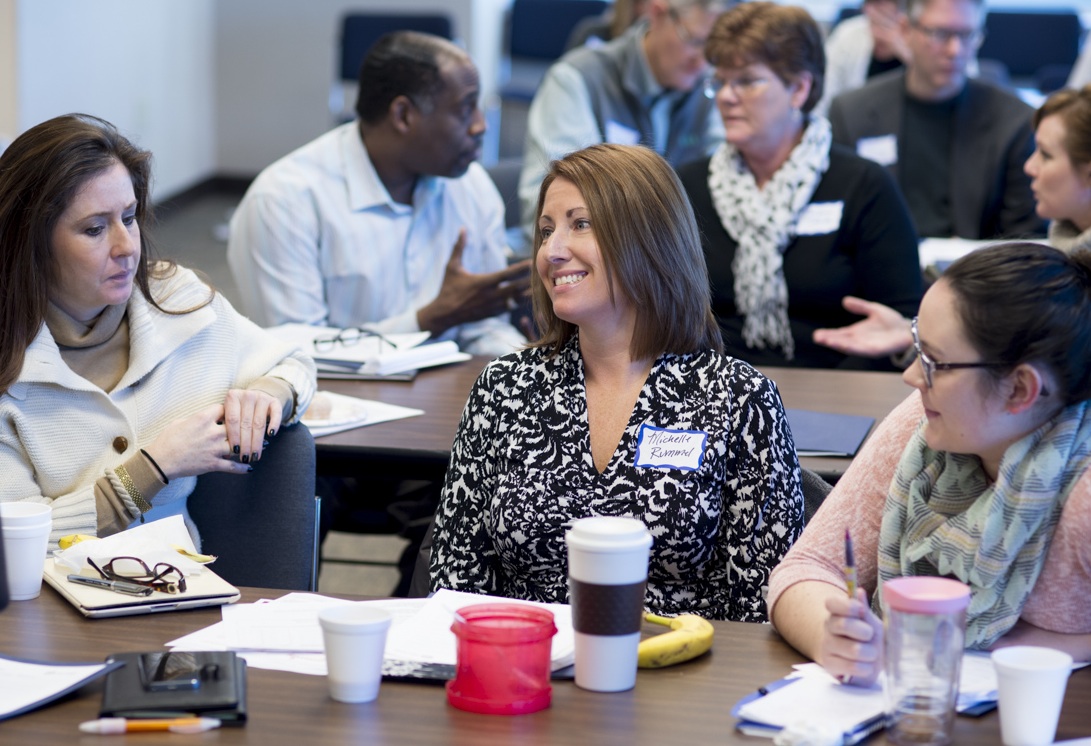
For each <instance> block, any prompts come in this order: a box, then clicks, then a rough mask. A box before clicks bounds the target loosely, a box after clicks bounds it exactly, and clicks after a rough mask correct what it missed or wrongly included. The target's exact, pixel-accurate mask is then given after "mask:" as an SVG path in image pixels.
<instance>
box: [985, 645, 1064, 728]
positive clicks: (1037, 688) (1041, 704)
mask: <svg viewBox="0 0 1091 746" xmlns="http://www.w3.org/2000/svg"><path fill="white" fill-rule="evenodd" d="M992 661H993V665H994V666H995V667H996V680H997V683H998V685H999V691H1000V740H1002V741H1003V742H1004V746H1039V744H1050V743H1053V736H1054V735H1055V734H1056V733H1057V718H1059V717H1060V715H1061V703H1062V702H1063V701H1064V690H1065V687H1066V686H1067V685H1068V675H1069V674H1070V673H1072V656H1071V655H1069V654H1068V653H1063V652H1061V651H1060V650H1054V649H1053V648H1040V647H1033V646H1030V645H1016V646H1013V647H1010V648H1000V649H999V650H995V651H993V654H992Z"/></svg>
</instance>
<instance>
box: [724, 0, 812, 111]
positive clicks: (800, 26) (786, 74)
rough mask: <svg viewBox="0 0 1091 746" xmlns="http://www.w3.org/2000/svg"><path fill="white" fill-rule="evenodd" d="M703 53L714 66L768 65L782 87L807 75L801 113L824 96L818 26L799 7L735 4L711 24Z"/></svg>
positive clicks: (771, 4)
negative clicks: (807, 89) (807, 87)
mask: <svg viewBox="0 0 1091 746" xmlns="http://www.w3.org/2000/svg"><path fill="white" fill-rule="evenodd" d="M705 57H706V58H707V59H708V61H709V63H710V64H711V65H713V66H714V67H720V66H726V67H744V66H746V65H751V64H754V63H755V62H757V63H760V64H763V65H767V66H768V67H769V69H770V70H772V71H773V72H774V73H776V75H777V77H778V78H780V79H781V82H783V83H784V84H785V85H791V84H792V83H793V82H795V81H796V80H798V79H799V77H800V76H801V75H802V74H803V73H810V76H811V93H810V95H809V96H807V100H806V101H805V102H803V106H802V107H801V109H802V110H803V111H804V112H805V113H806V112H809V111H810V110H811V109H813V108H814V107H815V104H817V103H818V102H819V100H820V99H821V98H822V89H823V86H824V85H825V79H826V52H825V49H824V47H823V42H822V30H821V29H819V28H818V24H817V23H815V20H814V18H812V17H811V14H810V13H808V12H807V11H806V10H804V9H803V8H798V7H795V6H793V5H777V4H776V3H770V2H750V3H742V4H740V5H736V6H735V7H734V8H732V9H731V10H729V11H726V12H725V13H723V14H721V15H720V17H719V18H717V19H716V23H715V24H713V26H712V33H711V34H709V37H708V42H707V43H706V44H705Z"/></svg>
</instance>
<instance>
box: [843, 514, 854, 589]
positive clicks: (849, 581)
mask: <svg viewBox="0 0 1091 746" xmlns="http://www.w3.org/2000/svg"><path fill="white" fill-rule="evenodd" d="M845 585H847V586H848V589H849V598H856V558H855V557H854V556H853V554H852V535H851V534H850V533H849V530H848V529H847V528H846V529H845Z"/></svg>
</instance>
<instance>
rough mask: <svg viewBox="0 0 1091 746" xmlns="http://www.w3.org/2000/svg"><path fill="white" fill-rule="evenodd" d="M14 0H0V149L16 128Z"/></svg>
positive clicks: (13, 134)
mask: <svg viewBox="0 0 1091 746" xmlns="http://www.w3.org/2000/svg"><path fill="white" fill-rule="evenodd" d="M15 49H16V46H15V0H0V150H2V149H3V147H4V143H5V142H6V141H7V140H8V139H10V138H12V137H14V136H15V132H16V130H17V129H18V107H17V105H16V91H17V82H16V81H17V76H16V69H15Z"/></svg>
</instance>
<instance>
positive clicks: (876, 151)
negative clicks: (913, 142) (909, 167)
mask: <svg viewBox="0 0 1091 746" xmlns="http://www.w3.org/2000/svg"><path fill="white" fill-rule="evenodd" d="M856 154H857V155H858V156H860V157H861V158H867V159H868V160H869V161H875V162H876V163H878V164H879V165H880V166H893V165H894V164H895V163H897V162H898V138H897V137H896V136H895V135H879V136H878V137H861V138H860V139H859V140H857V141H856Z"/></svg>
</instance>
